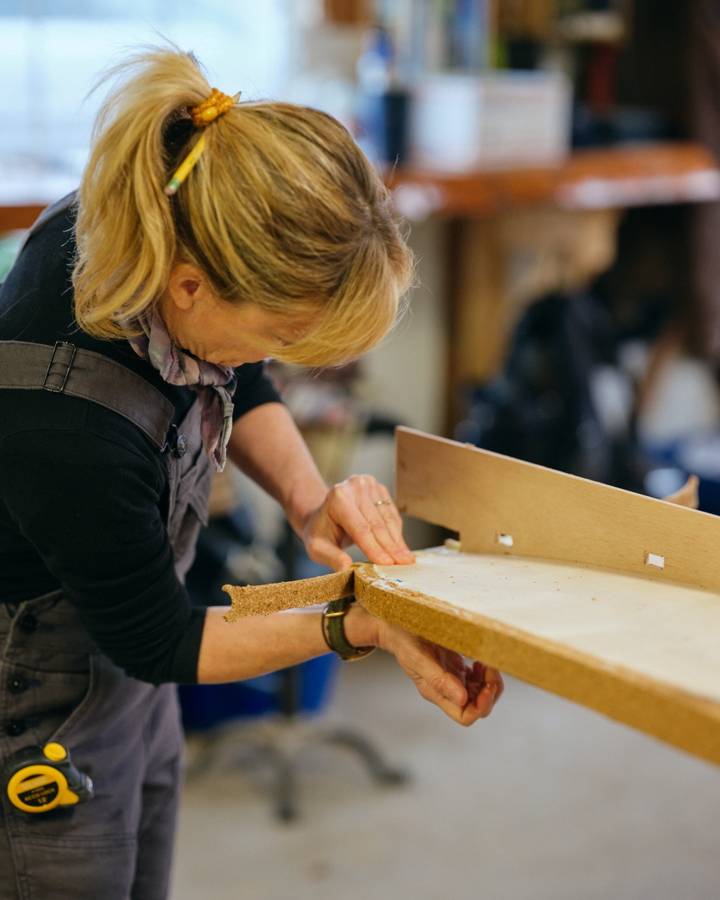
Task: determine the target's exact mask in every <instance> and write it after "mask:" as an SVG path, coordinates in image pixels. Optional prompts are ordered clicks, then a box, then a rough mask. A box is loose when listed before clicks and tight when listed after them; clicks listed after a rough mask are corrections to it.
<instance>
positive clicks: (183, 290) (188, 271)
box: [167, 263, 205, 312]
mask: <svg viewBox="0 0 720 900" xmlns="http://www.w3.org/2000/svg"><path fill="white" fill-rule="evenodd" d="M204 284H205V278H204V277H203V274H202V272H201V271H200V269H198V268H197V266H193V265H192V264H191V263H177V264H176V265H174V266H173V268H172V271H171V272H170V280H169V282H168V288H167V289H168V294H169V295H170V299H171V300H172V302H173V304H174V305H175V306H176V307H177V308H178V309H182V310H185V311H186V312H187V311H188V310H190V309H192V308H193V306H194V305H195V303H196V302H197V300H198V299H199V297H200V295H201V293H202V288H203V285H204Z"/></svg>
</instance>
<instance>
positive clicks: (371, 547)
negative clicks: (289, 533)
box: [302, 475, 415, 571]
mask: <svg viewBox="0 0 720 900" xmlns="http://www.w3.org/2000/svg"><path fill="white" fill-rule="evenodd" d="M302 537H303V540H304V542H305V548H306V550H307V553H308V556H309V557H310V559H312V560H314V561H315V562H317V563H321V564H322V565H326V566H330V567H331V568H333V569H335V570H338V571H339V570H340V569H345V568H347V567H348V566H350V565H352V559H351V558H350V556H349V555H348V554H347V553H345V552H344V548H345V547H348V546H350V544H357V546H358V547H359V548H360V550H362V552H363V553H364V554H365V556H367V558H368V559H369V560H370V562H373V563H379V564H380V565H386V566H390V565H410V564H412V563H414V562H415V557H414V556H413V554H412V553H411V552H410V550H409V549H408V546H407V544H406V543H405V541H404V539H403V536H402V520H401V518H400V513H399V512H398V511H397V508H396V506H395V504H394V503H393V502H392V499H391V498H390V494H389V492H388V489H387V488H386V487H385V486H384V485H382V484H380V483H379V482H378V481H377V480H376V479H375V478H373V477H372V475H353V476H351V477H350V478H346V479H345V481H341V482H340V483H339V484H336V485H335V486H334V487H332V488H330V490H329V491H328V492H327V494H326V496H325V499H324V501H323V503H322V505H321V506H319V507H318V508H317V509H316V510H315V511H314V512H312V513H311V514H310V516H308V518H307V520H306V522H305V524H304V527H303V529H302Z"/></svg>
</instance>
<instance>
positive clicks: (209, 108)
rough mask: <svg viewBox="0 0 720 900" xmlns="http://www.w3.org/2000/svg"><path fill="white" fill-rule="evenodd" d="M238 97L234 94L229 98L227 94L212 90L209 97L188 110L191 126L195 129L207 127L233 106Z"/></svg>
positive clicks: (215, 89)
mask: <svg viewBox="0 0 720 900" xmlns="http://www.w3.org/2000/svg"><path fill="white" fill-rule="evenodd" d="M239 96H240V94H235V96H233V97H231V96H230V95H229V94H223V92H222V91H219V90H218V89H217V88H213V89H212V90H211V91H210V96H209V97H207V98H206V99H205V100H203V102H202V103H198V105H197V106H193V107H192V108H191V109H190V117H191V118H192V122H193V125H194V126H195V127H196V128H201V127H202V126H203V125H209V124H210V123H211V122H214V121H215V119H217V118H218V116H221V115H223V113H226V112H227V111H228V110H229V109H232V108H233V106H235V102H236V101H237V99H238V97H239Z"/></svg>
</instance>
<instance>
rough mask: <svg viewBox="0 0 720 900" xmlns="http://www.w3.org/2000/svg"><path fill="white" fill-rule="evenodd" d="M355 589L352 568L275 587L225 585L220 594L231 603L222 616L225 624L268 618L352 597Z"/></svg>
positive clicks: (265, 585)
mask: <svg viewBox="0 0 720 900" xmlns="http://www.w3.org/2000/svg"><path fill="white" fill-rule="evenodd" d="M354 587H355V567H352V568H350V569H343V570H342V572H333V573H332V574H331V575H320V576H319V577H317V578H301V579H298V580H297V581H282V582H279V583H277V584H259V585H250V586H248V587H236V586H235V585H232V584H224V585H223V590H224V591H225V593H226V594H227V595H228V596H229V597H230V599H231V600H232V608H231V609H229V610H228V612H227V613H226V614H225V621H226V622H237V621H238V620H239V619H244V618H246V617H248V616H269V615H271V614H272V613H276V612H282V611H283V610H287V609H302V608H303V607H305V606H316V605H317V604H319V603H329V602H330V601H331V600H339V599H340V598H341V597H349V596H351V595H352V593H353V591H354Z"/></svg>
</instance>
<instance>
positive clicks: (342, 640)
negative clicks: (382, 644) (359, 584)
mask: <svg viewBox="0 0 720 900" xmlns="http://www.w3.org/2000/svg"><path fill="white" fill-rule="evenodd" d="M354 602H355V597H352V596H349V597H341V598H340V599H339V600H331V601H330V602H329V603H328V605H327V606H326V607H325V611H324V612H323V616H322V630H323V636H324V638H325V643H326V644H327V645H328V647H329V648H330V649H331V650H332V651H334V652H335V653H337V655H338V656H339V657H340V659H343V660H346V661H351V660H355V659H362V658H363V657H365V656H368V655H369V654H370V653H372V652H373V650H374V649H375V647H355V646H353V644H351V643H350V641H349V640H348V639H347V635H346V634H345V616H346V615H347V613H348V610H349V609H350V607H351V606H352V604H353V603H354Z"/></svg>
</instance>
